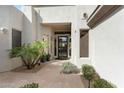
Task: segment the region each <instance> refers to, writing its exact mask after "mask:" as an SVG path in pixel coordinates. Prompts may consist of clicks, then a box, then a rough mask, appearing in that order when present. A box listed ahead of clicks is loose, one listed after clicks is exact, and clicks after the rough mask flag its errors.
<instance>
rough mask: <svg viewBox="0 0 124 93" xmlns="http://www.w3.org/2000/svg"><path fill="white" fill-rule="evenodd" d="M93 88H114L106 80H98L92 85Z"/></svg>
mask: <svg viewBox="0 0 124 93" xmlns="http://www.w3.org/2000/svg"><path fill="white" fill-rule="evenodd" d="M91 87H92V88H113V86H112V85H111V83H110V82H108V81H107V80H105V79H97V80H94V81H93V82H92V83H91Z"/></svg>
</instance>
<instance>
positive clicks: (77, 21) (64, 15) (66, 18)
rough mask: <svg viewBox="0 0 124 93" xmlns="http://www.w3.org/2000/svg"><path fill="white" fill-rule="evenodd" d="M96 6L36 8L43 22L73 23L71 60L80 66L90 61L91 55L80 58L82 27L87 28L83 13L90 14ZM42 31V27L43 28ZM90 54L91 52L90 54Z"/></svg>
mask: <svg viewBox="0 0 124 93" xmlns="http://www.w3.org/2000/svg"><path fill="white" fill-rule="evenodd" d="M95 8H96V6H90V5H86V6H84V5H82V6H81V5H79V6H55V7H53V6H52V7H51V6H49V7H37V8H35V10H36V11H37V13H39V14H40V17H41V19H42V21H41V23H68V22H69V23H71V24H72V25H71V37H72V42H71V46H72V53H71V54H72V56H71V62H72V63H74V64H76V65H78V66H79V67H80V66H81V64H83V63H90V57H88V58H80V39H79V37H80V29H87V28H88V26H87V25H86V20H82V18H83V13H87V14H88V15H90V14H91V13H92V12H93V10H94V9H95ZM41 31H42V29H41ZM89 55H90V54H89Z"/></svg>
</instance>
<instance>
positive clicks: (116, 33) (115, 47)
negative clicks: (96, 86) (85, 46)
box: [89, 9, 124, 87]
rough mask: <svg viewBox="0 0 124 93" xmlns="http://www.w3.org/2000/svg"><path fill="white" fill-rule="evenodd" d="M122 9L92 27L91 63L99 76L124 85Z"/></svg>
mask: <svg viewBox="0 0 124 93" xmlns="http://www.w3.org/2000/svg"><path fill="white" fill-rule="evenodd" d="M123 25H124V9H122V10H121V11H119V12H117V13H116V14H115V15H113V16H111V17H110V18H109V19H107V20H106V21H104V22H103V23H101V24H100V25H98V26H97V27H95V28H94V29H92V30H91V31H89V32H90V36H91V39H90V43H91V50H92V64H93V65H94V66H95V68H96V71H97V72H98V73H99V74H100V75H101V77H103V78H105V79H107V80H110V81H111V82H113V83H114V84H116V85H117V87H124V72H123V71H124V26H123Z"/></svg>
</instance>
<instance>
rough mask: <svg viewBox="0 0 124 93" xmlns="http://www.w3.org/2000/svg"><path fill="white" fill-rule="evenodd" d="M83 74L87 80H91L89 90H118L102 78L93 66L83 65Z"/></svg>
mask: <svg viewBox="0 0 124 93" xmlns="http://www.w3.org/2000/svg"><path fill="white" fill-rule="evenodd" d="M82 74H83V76H84V78H85V79H87V80H89V86H88V87H89V88H116V86H115V85H114V84H112V83H110V82H108V81H107V80H105V79H102V78H100V76H99V74H98V73H97V72H96V71H95V69H94V68H93V66H91V65H88V64H84V65H82Z"/></svg>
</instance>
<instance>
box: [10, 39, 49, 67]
mask: <svg viewBox="0 0 124 93" xmlns="http://www.w3.org/2000/svg"><path fill="white" fill-rule="evenodd" d="M45 47H47V45H46V42H44V41H35V42H33V43H32V44H25V45H23V46H22V47H18V48H13V49H11V50H9V55H10V57H11V58H12V57H21V59H22V61H23V62H24V64H25V66H27V69H32V68H34V67H35V65H36V64H38V62H39V60H40V58H41V56H42V55H43V52H44V48H45Z"/></svg>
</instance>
